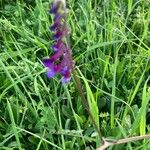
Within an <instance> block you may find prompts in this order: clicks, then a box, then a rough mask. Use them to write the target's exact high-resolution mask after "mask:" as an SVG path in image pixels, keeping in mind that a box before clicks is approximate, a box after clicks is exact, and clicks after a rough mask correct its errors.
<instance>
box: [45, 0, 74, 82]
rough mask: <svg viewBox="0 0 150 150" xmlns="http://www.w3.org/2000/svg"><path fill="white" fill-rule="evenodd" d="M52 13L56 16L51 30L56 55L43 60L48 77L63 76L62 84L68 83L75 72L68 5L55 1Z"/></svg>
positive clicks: (61, 0) (61, 1) (62, 1)
mask: <svg viewBox="0 0 150 150" xmlns="http://www.w3.org/2000/svg"><path fill="white" fill-rule="evenodd" d="M50 13H51V14H53V15H54V23H53V25H52V26H51V27H50V30H51V31H52V32H53V33H54V34H53V40H54V44H53V46H52V49H53V51H54V54H53V55H52V56H51V57H49V58H45V59H44V60H43V64H44V65H45V67H46V68H47V76H48V77H49V78H52V77H54V76H55V75H56V74H61V75H62V79H61V81H62V83H63V84H64V83H67V82H69V81H70V78H71V71H72V70H73V60H72V56H71V49H70V46H69V44H70V43H69V41H68V38H69V34H70V33H69V28H68V26H67V23H66V15H67V13H66V3H65V1H64V0H55V1H54V2H53V3H52V7H51V9H50Z"/></svg>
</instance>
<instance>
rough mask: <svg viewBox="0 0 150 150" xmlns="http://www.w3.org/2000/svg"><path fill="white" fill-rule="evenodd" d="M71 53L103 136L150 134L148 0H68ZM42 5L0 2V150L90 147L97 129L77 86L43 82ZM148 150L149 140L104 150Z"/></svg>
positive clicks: (47, 50) (33, 0) (43, 0)
mask: <svg viewBox="0 0 150 150" xmlns="http://www.w3.org/2000/svg"><path fill="white" fill-rule="evenodd" d="M67 6H68V24H69V26H70V28H71V46H72V54H73V58H74V60H75V63H76V69H77V72H78V77H79V78H80V79H81V82H82V88H83V94H84V95H85V96H86V98H87V100H88V103H89V106H90V111H91V113H92V114H93V115H94V119H95V122H96V124H97V126H99V127H100V129H101V132H102V135H103V136H104V137H106V138H110V139H114V140H115V139H121V138H124V137H131V136H135V135H144V134H148V133H150V102H149V101H150V1H149V0H134V1H133V0H120V1H117V0H112V1H109V0H104V1H101V0H68V1H67ZM48 10H49V1H48V0H15V1H14V0H0V149H1V150H3V149H4V150H5V149H6V150H12V149H19V150H22V149H25V150H26V149H30V150H56V149H60V150H84V149H85V150H90V149H91V150H92V149H95V148H96V147H98V146H99V145H100V140H99V138H98V135H97V132H96V130H95V127H94V125H93V122H92V121H91V119H90V117H89V115H88V113H87V112H86V110H85V107H84V106H83V105H82V99H81V97H80V95H79V94H78V91H77V89H76V87H75V83H74V79H73V78H72V80H71V82H70V83H69V84H68V85H64V86H63V85H62V84H61V82H60V76H59V75H58V76H56V77H55V78H54V79H48V78H47V77H46V75H45V72H46V69H45V67H44V66H43V65H42V59H43V58H44V57H46V56H49V55H50V54H51V53H52V48H51V45H52V43H53V41H52V33H51V32H50V31H49V26H50V25H51V24H52V16H51V15H50V14H49V13H48ZM111 149H114V150H120V149H122V150H132V149H134V150H141V149H145V150H148V149H150V139H145V140H141V141H136V142H131V143H127V144H121V145H117V146H114V147H110V148H109V150H111Z"/></svg>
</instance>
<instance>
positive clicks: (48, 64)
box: [43, 58, 53, 68]
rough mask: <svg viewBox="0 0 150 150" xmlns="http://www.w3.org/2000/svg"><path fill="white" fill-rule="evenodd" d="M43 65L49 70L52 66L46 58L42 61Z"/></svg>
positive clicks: (50, 61)
mask: <svg viewBox="0 0 150 150" xmlns="http://www.w3.org/2000/svg"><path fill="white" fill-rule="evenodd" d="M43 64H44V66H45V67H48V68H50V67H51V66H52V65H53V64H52V60H51V59H50V58H46V59H44V60H43Z"/></svg>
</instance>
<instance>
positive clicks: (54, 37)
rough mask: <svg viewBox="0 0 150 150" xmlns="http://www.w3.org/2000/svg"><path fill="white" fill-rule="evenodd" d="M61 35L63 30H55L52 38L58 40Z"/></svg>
mask: <svg viewBox="0 0 150 150" xmlns="http://www.w3.org/2000/svg"><path fill="white" fill-rule="evenodd" d="M62 35H63V31H58V32H56V34H55V35H53V39H54V40H58V39H59V38H60V37H61V36H62Z"/></svg>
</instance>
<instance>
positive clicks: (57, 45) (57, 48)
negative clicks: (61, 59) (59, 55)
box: [52, 40, 65, 52]
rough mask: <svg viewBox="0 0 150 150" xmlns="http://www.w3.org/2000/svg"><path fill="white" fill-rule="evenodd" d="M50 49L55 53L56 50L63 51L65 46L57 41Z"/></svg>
mask: <svg viewBox="0 0 150 150" xmlns="http://www.w3.org/2000/svg"><path fill="white" fill-rule="evenodd" d="M52 48H53V50H54V51H55V52H57V51H58V50H61V49H64V50H65V45H64V43H63V42H62V41H61V40H59V41H58V42H57V43H56V44H54V45H53V46H52Z"/></svg>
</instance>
